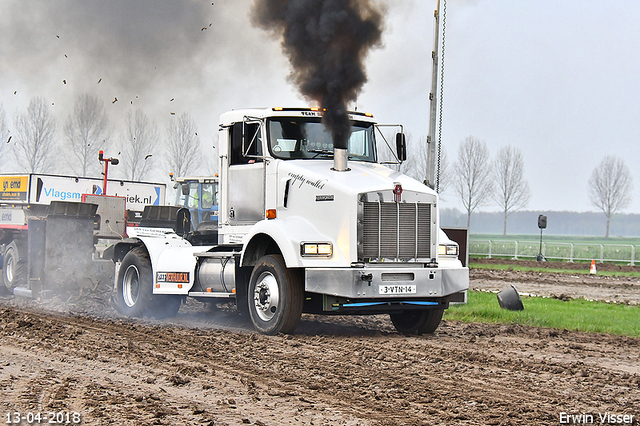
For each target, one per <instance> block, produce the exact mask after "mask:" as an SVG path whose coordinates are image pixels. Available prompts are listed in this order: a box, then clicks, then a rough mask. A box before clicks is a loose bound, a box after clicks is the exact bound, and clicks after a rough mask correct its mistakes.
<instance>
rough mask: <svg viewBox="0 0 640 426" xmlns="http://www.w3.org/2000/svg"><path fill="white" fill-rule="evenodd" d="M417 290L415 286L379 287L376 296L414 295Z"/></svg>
mask: <svg viewBox="0 0 640 426" xmlns="http://www.w3.org/2000/svg"><path fill="white" fill-rule="evenodd" d="M416 293H417V288H416V285H415V284H407V285H381V286H378V294H379V295H381V296H382V295H385V294H390V295H393V294H416Z"/></svg>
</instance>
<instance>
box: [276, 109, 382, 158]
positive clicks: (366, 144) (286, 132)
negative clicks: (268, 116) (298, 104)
mask: <svg viewBox="0 0 640 426" xmlns="http://www.w3.org/2000/svg"><path fill="white" fill-rule="evenodd" d="M268 129H269V130H268V131H269V151H270V152H271V155H273V156H274V157H275V158H282V159H285V160H289V159H312V158H317V159H320V158H333V140H332V139H331V133H330V132H329V131H327V130H326V128H325V126H324V125H323V124H322V123H321V122H320V120H312V119H311V120H309V119H301V118H296V119H292V118H282V119H272V120H269V127H268ZM373 129H374V127H373V124H371V123H365V122H354V123H353V124H352V126H351V136H350V137H349V150H348V153H349V160H355V161H369V162H376V150H375V140H374V136H373V135H374V132H373Z"/></svg>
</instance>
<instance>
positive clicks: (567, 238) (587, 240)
mask: <svg viewBox="0 0 640 426" xmlns="http://www.w3.org/2000/svg"><path fill="white" fill-rule="evenodd" d="M469 238H470V239H472V240H491V241H514V240H516V241H531V242H539V241H540V234H538V235H502V234H471V235H470V236H469ZM542 241H544V242H551V241H553V242H558V243H572V244H622V245H632V246H640V238H635V237H633V238H622V237H609V238H604V237H594V236H586V237H578V236H573V235H546V234H542Z"/></svg>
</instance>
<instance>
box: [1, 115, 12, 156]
mask: <svg viewBox="0 0 640 426" xmlns="http://www.w3.org/2000/svg"><path fill="white" fill-rule="evenodd" d="M9 141H10V140H9V131H8V130H7V121H6V120H5V113H4V108H3V107H2V104H0V164H4V163H3V161H2V158H3V157H4V156H5V155H6V154H7V151H8V150H7V148H6V147H5V146H6V145H7V143H9Z"/></svg>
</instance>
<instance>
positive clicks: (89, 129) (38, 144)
mask: <svg viewBox="0 0 640 426" xmlns="http://www.w3.org/2000/svg"><path fill="white" fill-rule="evenodd" d="M0 136H1V137H2V140H3V142H2V143H1V146H0V164H3V165H6V164H12V170H6V169H7V167H3V169H5V170H3V171H8V172H26V173H51V172H52V171H54V169H55V171H56V172H59V171H60V161H61V158H63V159H64V161H66V165H67V166H68V168H69V169H70V170H72V171H73V173H74V174H76V175H79V176H88V177H91V176H99V175H100V173H101V167H102V166H101V164H100V162H99V161H98V152H99V151H100V150H106V149H107V148H108V149H110V150H113V151H116V150H117V151H118V155H117V157H118V159H119V160H120V165H119V167H118V169H119V172H120V174H123V175H124V178H125V179H128V180H144V179H148V178H149V177H150V173H151V172H152V170H153V169H154V168H157V167H158V166H159V167H162V168H165V169H166V170H167V171H168V172H172V173H173V174H174V175H176V176H185V175H188V174H193V173H194V172H195V171H197V170H198V168H199V167H201V166H203V167H208V168H215V166H214V165H211V164H203V155H202V152H201V143H200V138H199V136H198V130H197V126H196V124H195V121H194V120H193V118H192V117H191V116H190V115H189V114H188V113H182V114H180V115H177V116H172V117H171V118H170V120H169V122H168V123H167V124H166V127H165V131H164V133H161V131H160V130H159V128H158V126H157V125H156V123H154V122H153V121H152V120H151V119H150V118H149V117H148V116H147V115H146V114H145V113H144V112H143V111H142V110H140V109H137V110H135V111H134V112H129V113H127V115H126V117H125V120H124V125H123V126H122V128H120V129H118V130H114V129H113V127H112V126H111V124H110V122H109V117H108V115H107V112H106V109H105V106H104V102H102V101H101V100H99V99H98V97H97V96H94V95H91V94H82V95H79V96H77V98H76V100H75V103H74V107H73V111H72V112H71V113H70V114H69V116H68V117H67V119H66V121H65V122H64V123H63V124H62V126H59V124H58V122H57V120H56V118H55V117H54V116H53V114H52V112H51V107H50V106H49V103H48V102H47V101H46V100H45V99H43V98H41V97H34V98H32V99H31V100H30V102H29V105H28V106H27V108H26V110H24V111H19V112H18V113H16V115H15V117H14V119H13V125H12V127H11V128H9V121H8V119H7V117H6V113H5V111H4V109H3V108H2V106H1V105H0ZM61 152H63V153H64V155H62V156H61V155H59V153H61Z"/></svg>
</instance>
